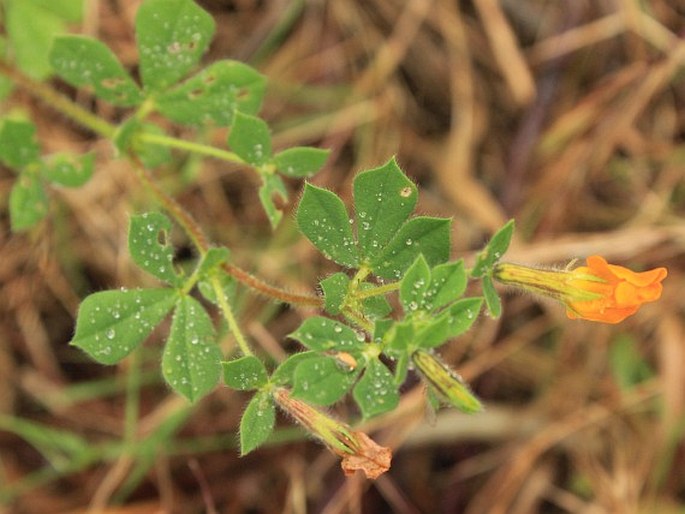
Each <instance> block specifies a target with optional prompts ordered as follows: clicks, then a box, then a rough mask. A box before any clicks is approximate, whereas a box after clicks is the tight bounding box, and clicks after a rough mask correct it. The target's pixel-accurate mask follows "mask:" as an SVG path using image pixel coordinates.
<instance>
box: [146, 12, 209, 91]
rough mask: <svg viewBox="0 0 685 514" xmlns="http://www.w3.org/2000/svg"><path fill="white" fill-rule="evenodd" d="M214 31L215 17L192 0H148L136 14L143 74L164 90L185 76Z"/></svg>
mask: <svg viewBox="0 0 685 514" xmlns="http://www.w3.org/2000/svg"><path fill="white" fill-rule="evenodd" d="M213 35H214V20H213V19H212V17H211V16H210V15H209V14H208V13H207V12H206V11H204V10H203V9H201V8H200V7H199V6H198V5H197V4H195V2H193V1H192V0H146V1H145V2H143V4H142V5H141V6H140V8H139V9H138V13H137V14H136V40H137V44H138V53H139V55H140V75H141V78H142V80H143V85H144V86H145V88H146V89H148V90H152V91H160V90H164V89H166V88H168V87H169V86H171V85H173V84H175V83H176V82H177V81H178V80H180V79H181V78H183V77H184V76H185V75H186V74H187V73H188V72H189V71H190V70H191V68H193V67H194V66H195V65H196V64H197V63H198V62H199V61H200V57H202V54H203V53H204V52H205V50H206V49H207V47H208V46H209V42H210V40H211V39H212V36H213Z"/></svg>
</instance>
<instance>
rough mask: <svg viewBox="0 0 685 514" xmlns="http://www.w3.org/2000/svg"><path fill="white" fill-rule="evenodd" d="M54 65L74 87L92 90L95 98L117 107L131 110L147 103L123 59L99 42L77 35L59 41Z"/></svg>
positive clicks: (55, 45)
mask: <svg viewBox="0 0 685 514" xmlns="http://www.w3.org/2000/svg"><path fill="white" fill-rule="evenodd" d="M50 64H51V65H52V67H53V68H54V70H55V71H56V72H57V74H58V75H59V76H60V77H62V78H63V79H64V80H65V81H67V82H68V83H69V84H71V85H72V86H75V87H87V88H90V89H92V90H93V92H94V93H95V96H97V97H99V98H102V99H103V100H105V101H107V102H110V103H112V104H114V105H121V106H131V105H138V104H140V103H141V102H142V101H143V94H142V92H141V91H140V88H138V85H137V84H136V83H135V82H134V81H133V79H132V78H131V76H130V75H129V74H128V73H127V72H126V70H125V69H124V67H123V66H122V65H121V63H120V62H119V59H117V57H116V56H115V55H114V53H113V52H112V51H111V50H110V49H109V48H108V47H107V46H106V45H105V44H104V43H102V42H101V41H98V40H97V39H92V38H89V37H85V36H75V35H67V36H59V37H57V38H55V41H54V43H53V45H52V49H51V50H50Z"/></svg>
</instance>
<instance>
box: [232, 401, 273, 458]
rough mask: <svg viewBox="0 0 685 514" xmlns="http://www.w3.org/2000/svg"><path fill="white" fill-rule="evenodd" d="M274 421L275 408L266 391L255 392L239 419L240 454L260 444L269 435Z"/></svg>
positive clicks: (248, 451) (246, 452)
mask: <svg viewBox="0 0 685 514" xmlns="http://www.w3.org/2000/svg"><path fill="white" fill-rule="evenodd" d="M275 421H276V409H275V407H274V404H273V401H272V399H271V395H270V394H269V393H268V392H267V391H262V392H259V393H257V394H255V395H254V396H253V397H252V400H250V403H248V404H247V408H246V409H245V412H243V417H242V418H241V420H240V455H241V456H243V455H247V454H248V453H250V452H251V451H252V450H254V449H255V448H257V447H258V446H261V445H262V444H263V443H264V442H265V441H266V440H267V439H268V438H269V435H271V432H272V431H273V428H274V423H275Z"/></svg>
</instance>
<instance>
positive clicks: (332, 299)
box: [320, 273, 350, 316]
mask: <svg viewBox="0 0 685 514" xmlns="http://www.w3.org/2000/svg"><path fill="white" fill-rule="evenodd" d="M320 284H321V290H322V291H323V302H324V309H326V312H328V313H329V314H332V315H333V316H337V315H338V314H340V309H342V305H343V302H344V301H345V297H346V296H347V288H348V287H349V284H350V278H349V277H348V276H347V275H345V274H344V273H335V274H333V275H330V276H328V277H326V278H325V279H324V280H322V281H321V282H320Z"/></svg>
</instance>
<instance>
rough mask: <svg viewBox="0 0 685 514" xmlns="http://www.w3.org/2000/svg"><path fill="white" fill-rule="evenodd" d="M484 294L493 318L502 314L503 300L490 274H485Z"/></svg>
mask: <svg viewBox="0 0 685 514" xmlns="http://www.w3.org/2000/svg"><path fill="white" fill-rule="evenodd" d="M481 280H482V281H483V296H484V297H485V305H487V307H488V312H489V313H490V316H491V317H492V318H495V319H496V318H499V317H500V315H501V314H502V301H501V300H500V298H499V295H498V294H497V291H496V290H495V284H494V283H493V282H492V277H491V276H490V275H483V277H482V279H481Z"/></svg>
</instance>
